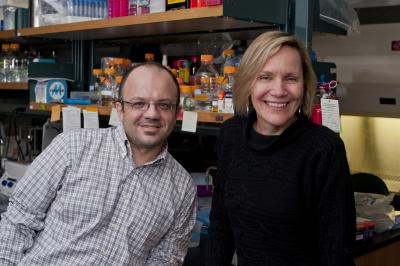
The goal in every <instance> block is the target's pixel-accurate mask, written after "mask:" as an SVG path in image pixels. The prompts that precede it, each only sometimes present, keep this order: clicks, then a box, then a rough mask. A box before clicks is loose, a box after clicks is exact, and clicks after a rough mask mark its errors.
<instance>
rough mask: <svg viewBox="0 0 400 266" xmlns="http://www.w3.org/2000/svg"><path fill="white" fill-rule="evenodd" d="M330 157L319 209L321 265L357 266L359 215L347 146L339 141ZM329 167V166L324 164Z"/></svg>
mask: <svg viewBox="0 0 400 266" xmlns="http://www.w3.org/2000/svg"><path fill="white" fill-rule="evenodd" d="M331 154H332V156H328V157H329V162H325V163H327V164H328V165H329V167H327V169H325V171H324V172H325V173H326V176H327V178H326V179H325V178H324V180H325V181H324V184H323V185H322V186H321V187H322V189H321V192H320V195H321V196H320V200H319V205H318V207H317V217H318V235H319V247H320V258H321V260H322V264H321V265H326V266H327V265H329V266H330V265H332V266H334V265H345V266H347V265H354V261H353V255H352V248H353V244H354V241H355V229H356V215H355V204H354V193H353V187H352V183H351V178H350V171H349V166H348V162H347V159H346V151H345V148H344V144H343V142H342V141H340V143H339V144H337V145H336V147H335V148H334V149H333V152H332V153H331ZM325 165H326V164H325Z"/></svg>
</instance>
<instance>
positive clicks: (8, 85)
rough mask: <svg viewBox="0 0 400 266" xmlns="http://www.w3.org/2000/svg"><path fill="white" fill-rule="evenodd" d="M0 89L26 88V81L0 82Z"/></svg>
mask: <svg viewBox="0 0 400 266" xmlns="http://www.w3.org/2000/svg"><path fill="white" fill-rule="evenodd" d="M0 90H28V82H1V83H0Z"/></svg>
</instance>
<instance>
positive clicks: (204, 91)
mask: <svg viewBox="0 0 400 266" xmlns="http://www.w3.org/2000/svg"><path fill="white" fill-rule="evenodd" d="M200 60H201V65H200V67H199V69H198V70H197V72H196V75H195V81H196V85H199V87H200V92H201V93H200V94H201V96H200V97H199V96H197V98H196V99H197V100H198V101H199V103H198V106H199V107H200V108H201V109H203V110H209V111H211V110H212V101H213V98H214V97H218V91H217V86H216V85H217V82H216V81H217V78H218V71H217V70H216V69H215V68H214V66H213V63H212V62H213V60H214V56H213V55H209V54H204V55H201V57H200ZM206 96H207V97H206Z"/></svg>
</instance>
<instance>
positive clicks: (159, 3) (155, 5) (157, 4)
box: [150, 0, 165, 13]
mask: <svg viewBox="0 0 400 266" xmlns="http://www.w3.org/2000/svg"><path fill="white" fill-rule="evenodd" d="M159 12H165V0H151V2H150V13H159Z"/></svg>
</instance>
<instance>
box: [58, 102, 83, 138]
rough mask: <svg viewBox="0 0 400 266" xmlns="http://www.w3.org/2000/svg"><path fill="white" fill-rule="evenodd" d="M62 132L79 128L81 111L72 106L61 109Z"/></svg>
mask: <svg viewBox="0 0 400 266" xmlns="http://www.w3.org/2000/svg"><path fill="white" fill-rule="evenodd" d="M62 115H63V119H62V121H63V131H64V132H66V131H68V130H71V129H75V128H81V109H80V108H77V107H73V106H68V107H64V108H62Z"/></svg>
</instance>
